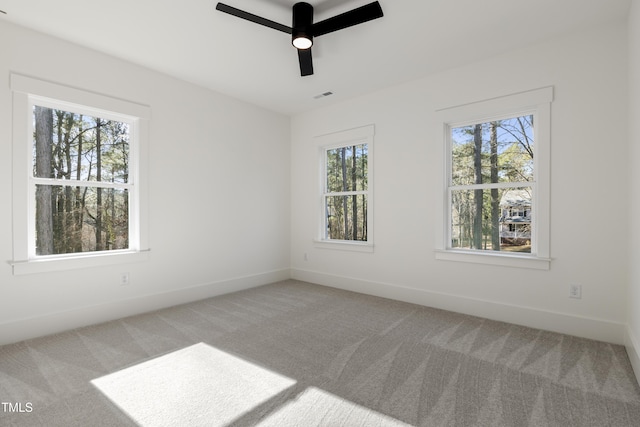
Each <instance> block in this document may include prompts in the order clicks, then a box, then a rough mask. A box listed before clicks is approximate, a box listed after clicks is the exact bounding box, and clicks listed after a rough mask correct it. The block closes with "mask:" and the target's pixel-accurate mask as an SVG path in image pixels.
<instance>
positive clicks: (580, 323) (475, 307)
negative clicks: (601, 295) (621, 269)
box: [291, 269, 626, 345]
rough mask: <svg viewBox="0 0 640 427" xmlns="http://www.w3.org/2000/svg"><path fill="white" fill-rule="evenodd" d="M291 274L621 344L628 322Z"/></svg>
mask: <svg viewBox="0 0 640 427" xmlns="http://www.w3.org/2000/svg"><path fill="white" fill-rule="evenodd" d="M291 277H292V278H293V279H296V280H301V281H305V282H309V283H315V284H318V285H324V286H330V287H333V288H338V289H344V290H347V291H352V292H358V293H363V294H367V295H374V296H378V297H382V298H388V299H393V300H397V301H403V302H408V303H411V304H419V305H423V306H425V307H433V308H439V309H442V310H448V311H453V312H456V313H462V314H468V315H471V316H478V317H482V318H485V319H491V320H497V321H500V322H507V323H512V324H516V325H522V326H528V327H530V328H536V329H542V330H546V331H552V332H558V333H562V334H567V335H573V336H578V337H583V338H588V339H592V340H597V341H605V342H609V343H612V344H619V345H621V344H624V342H625V338H624V335H625V327H626V325H624V324H622V323H619V322H613V321H609V320H604V319H597V318H593V317H585V316H577V315H573V314H567V313H560V312H555V311H550V310H543V309H538V308H534V307H524V306H518V305H514V304H503V303H499V302H495V301H489V300H482V299H477V298H468V297H465V296H460V295H453V294H446V293H441V292H433V291H428V290H424V289H416V288H411V287H407V286H400V285H395V284H390V283H381V282H373V281H369V280H363V279H358V278H354V277H346V276H339V275H333V274H327V273H322V272H318V271H311V270H301V269H292V270H291Z"/></svg>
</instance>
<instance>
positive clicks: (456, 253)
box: [435, 250, 551, 270]
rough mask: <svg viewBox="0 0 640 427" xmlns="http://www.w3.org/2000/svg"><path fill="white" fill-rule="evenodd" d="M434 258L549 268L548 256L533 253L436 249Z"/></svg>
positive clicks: (506, 265)
mask: <svg viewBox="0 0 640 427" xmlns="http://www.w3.org/2000/svg"><path fill="white" fill-rule="evenodd" d="M435 254H436V259H437V260H442V261H458V262H470V263H474V264H486V265H498V266H503V267H516V268H532V269H536V270H549V268H550V267H551V259H550V258H540V257H537V256H533V255H513V254H504V253H485V252H482V253H480V252H471V251H460V250H436V252H435Z"/></svg>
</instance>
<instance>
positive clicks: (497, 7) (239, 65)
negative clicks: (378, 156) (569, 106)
mask: <svg viewBox="0 0 640 427" xmlns="http://www.w3.org/2000/svg"><path fill="white" fill-rule="evenodd" d="M296 1H297V0H223V3H226V4H228V5H230V6H234V7H236V8H238V9H242V10H245V11H247V12H251V13H253V14H256V15H260V16H263V17H265V18H267V19H270V20H272V21H276V22H280V23H282V24H285V25H288V26H290V25H291V7H292V6H293V4H294V3H296ZM307 1H308V2H310V3H311V4H313V6H314V8H315V21H320V20H323V19H326V18H329V17H331V16H334V15H336V14H339V13H342V12H345V11H347V10H350V9H353V8H356V7H358V6H362V5H364V4H367V3H370V2H371V1H372V0H307ZM379 1H380V3H381V5H382V9H383V11H384V17H382V18H380V19H377V20H374V21H370V22H367V23H364V24H361V25H358V26H355V27H351V28H347V29H344V30H341V31H338V32H335V33H331V34H327V35H324V36H322V37H318V38H316V39H315V44H314V46H313V59H314V72H315V74H314V75H312V76H308V77H300V70H299V66H298V59H297V54H296V50H295V48H294V47H293V46H291V40H290V36H289V35H287V34H285V33H282V32H279V31H275V30H273V29H270V28H267V27H263V26H260V25H256V24H254V23H251V22H248V21H245V20H241V19H239V18H236V17H234V16H231V15H228V14H225V13H222V12H219V11H216V10H215V5H216V3H217V1H216V0H179V1H178V0H109V1H105V2H97V1H96V2H94V1H90V2H87V1H86V0H56V1H51V0H0V10H3V11H5V12H6V15H4V14H0V19H1V20H6V21H10V22H14V23H16V24H19V25H23V26H25V27H29V28H32V29H35V30H38V31H41V32H43V33H47V34H51V35H54V36H56V37H59V38H62V39H66V40H70V41H72V42H74V43H77V44H79V45H83V46H87V47H90V48H93V49H96V50H99V51H102V52H105V53H108V54H110V55H113V56H116V57H120V58H123V59H126V60H128V61H131V62H134V63H137V64H140V65H143V66H146V67H149V68H152V69H155V70H158V71H161V72H163V73H166V74H169V75H172V76H175V77H177V78H180V79H182V80H186V81H189V82H192V83H195V84H197V85H201V86H204V87H207V88H210V89H212V90H215V91H218V92H222V93H225V94H227V95H231V96H233V97H236V98H239V99H242V100H245V101H248V102H251V103H254V104H257V105H260V106H262V107H266V108H268V109H271V110H275V111H278V112H281V113H285V114H295V113H297V112H301V111H306V110H310V109H313V108H317V107H320V106H324V105H327V104H329V103H333V102H336V101H339V100H342V99H346V98H349V97H353V96H357V95H360V94H363V93H367V92H371V91H375V90H378V89H382V88H384V87H388V86H391V85H394V84H398V83H401V82H404V81H408V80H412V79H416V78H419V77H423V76H425V75H428V74H430V73H434V72H438V71H442V70H446V69H448V68H451V67H455V66H459V65H462V64H465V63H469V62H473V61H477V60H480V59H482V58H486V57H488V56H491V55H495V54H499V53H502V52H505V51H509V50H512V49H517V48H518V47H521V46H525V45H528V44H532V43H535V42H538V41H542V40H544V39H548V38H551V37H555V36H558V35H561V34H565V33H569V32H573V31H577V30H581V29H586V28H588V27H591V26H595V25H599V24H601V23H605V22H613V21H618V22H620V23H621V25H623V22H624V19H625V17H626V15H627V12H628V10H629V6H630V3H631V0H379ZM567 54H570V53H569V52H568V53H567ZM327 91H331V92H333V93H334V95H332V96H329V97H325V98H321V99H314V96H316V95H318V94H321V93H323V92H327Z"/></svg>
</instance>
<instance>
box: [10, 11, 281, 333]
mask: <svg viewBox="0 0 640 427" xmlns="http://www.w3.org/2000/svg"><path fill="white" fill-rule="evenodd" d="M10 72H16V73H20V74H24V75H27V76H33V77H36V78H40V79H43V80H49V81H52V82H55V83H60V84H66V85H71V86H75V87H79V88H82V89H86V90H90V91H94V92H99V93H103V94H106V95H109V96H113V97H118V98H123V99H127V100H130V101H133V102H137V103H140V104H145V105H149V106H150V107H151V109H152V120H151V128H150V133H151V140H150V174H149V177H148V178H149V200H150V218H149V221H150V222H149V224H150V243H151V244H150V246H151V253H150V259H149V261H147V262H142V263H137V264H127V265H122V266H114V267H109V268H94V269H86V270H76V271H67V272H56V273H49V274H32V275H26V276H13V275H12V271H11V266H10V265H9V263H8V261H9V260H11V258H12V229H11V209H10V206H9V205H10V203H11V192H12V188H11V171H12V168H11V114H12V113H11V92H10V90H9V73H10ZM289 143H290V120H289V118H288V117H285V116H282V115H279V114H276V113H272V112H268V111H266V110H262V109H260V108H257V107H254V106H251V105H248V104H245V103H242V102H240V101H237V100H234V99H231V98H228V97H226V96H223V95H220V94H217V93H213V92H209V91H206V90H204V89H202V88H200V87H196V86H193V85H190V84H187V83H184V82H181V81H178V80H175V79H172V78H169V77H167V76H165V75H162V74H159V73H156V72H152V71H150V70H147V69H144V68H141V67H137V66H134V65H132V64H129V63H126V62H123V61H119V60H116V59H114V58H111V57H109V56H105V55H103V54H100V53H97V52H94V51H91V50H87V49H84V48H81V47H78V46H76V45H73V44H69V43H66V42H62V41H60V40H56V39H53V38H50V37H46V36H43V35H41V34H38V33H35V32H32V31H30V30H27V29H24V28H21V27H17V26H13V25H10V24H7V23H4V22H0V200H3V201H4V202H3V203H4V205H3V206H4V208H3V209H0V260H1V262H0V344H2V343H6V342H12V341H17V340H20V339H23V338H28V337H30V336H36V335H42V334H46V333H50V332H55V331H59V330H63V329H67V328H72V327H77V326H80V325H84V324H89V323H95V322H99V321H102V320H106V319H112V318H116V317H119V316H123V315H128V314H133V313H137V312H141V311H147V310H151V309H155V308H159V307H161V306H167V305H174V304H178V303H181V302H185V301H187V300H192V299H198V298H203V297H206V296H210V295H215V294H219V293H222V292H228V291H232V290H236V289H241V288H244V287H248V286H255V285H259V284H264V283H268V282H271V281H276V280H281V279H284V278H288V277H289V233H290V228H289V213H290V209H289V199H290V195H289V164H290V159H289V155H290V149H289ZM124 271H126V272H129V273H130V279H131V282H130V284H129V285H128V286H120V285H119V276H120V273H121V272H124Z"/></svg>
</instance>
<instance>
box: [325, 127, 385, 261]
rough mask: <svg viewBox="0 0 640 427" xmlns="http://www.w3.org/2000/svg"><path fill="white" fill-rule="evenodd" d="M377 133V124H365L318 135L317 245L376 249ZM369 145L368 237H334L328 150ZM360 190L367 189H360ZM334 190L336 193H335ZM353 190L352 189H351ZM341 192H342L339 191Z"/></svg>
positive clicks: (337, 247)
mask: <svg viewBox="0 0 640 427" xmlns="http://www.w3.org/2000/svg"><path fill="white" fill-rule="evenodd" d="M374 135H375V127H374V125H367V126H362V127H359V128H355V129H349V130H345V131H340V132H335V133H331V134H327V135H321V136H317V137H315V138H314V142H315V145H316V146H317V147H318V153H319V162H318V180H319V183H320V185H319V196H318V209H317V212H318V220H317V224H318V230H317V234H316V238H315V239H314V243H315V246H316V247H319V248H324V249H338V250H346V251H356V252H373V247H374V245H373V206H374V204H373V151H374V150H373V137H374ZM362 144H366V145H367V191H366V192H364V193H365V194H366V195H367V241H366V242H363V241H356V240H333V239H328V238H327V236H326V230H327V218H326V215H325V198H326V196H327V195H328V194H329V193H327V192H326V185H327V184H326V182H327V176H326V170H327V165H326V159H327V151H328V150H332V149H335V148H340V147H347V146H353V145H362ZM357 193H358V194H362V193H363V192H361V191H358V192H357ZM331 194H334V195H335V193H331ZM349 194H351V192H350V193H349ZM338 195H340V194H338Z"/></svg>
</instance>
